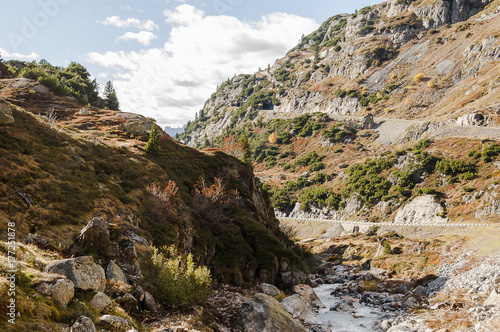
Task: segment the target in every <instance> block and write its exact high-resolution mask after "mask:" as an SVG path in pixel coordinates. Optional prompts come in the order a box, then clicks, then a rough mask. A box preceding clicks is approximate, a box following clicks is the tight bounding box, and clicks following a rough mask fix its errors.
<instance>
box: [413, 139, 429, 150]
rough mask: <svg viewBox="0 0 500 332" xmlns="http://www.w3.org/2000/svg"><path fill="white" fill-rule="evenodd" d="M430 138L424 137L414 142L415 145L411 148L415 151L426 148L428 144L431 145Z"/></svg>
mask: <svg viewBox="0 0 500 332" xmlns="http://www.w3.org/2000/svg"><path fill="white" fill-rule="evenodd" d="M431 143H432V142H431V140H430V139H428V138H424V139H423V140H420V141H418V143H417V144H415V147H414V148H413V149H414V150H415V151H419V150H423V149H427V148H428V147H429V146H431Z"/></svg>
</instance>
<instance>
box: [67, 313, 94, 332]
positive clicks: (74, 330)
mask: <svg viewBox="0 0 500 332" xmlns="http://www.w3.org/2000/svg"><path fill="white" fill-rule="evenodd" d="M70 332H96V329H95V325H94V322H92V319H90V318H88V317H86V316H80V317H78V319H77V320H76V322H75V323H74V324H73V325H72V326H71V330H70Z"/></svg>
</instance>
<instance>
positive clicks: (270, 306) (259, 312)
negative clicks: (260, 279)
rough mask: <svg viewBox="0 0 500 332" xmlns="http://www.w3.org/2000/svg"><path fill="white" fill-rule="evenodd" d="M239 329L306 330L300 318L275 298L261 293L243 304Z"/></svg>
mask: <svg viewBox="0 0 500 332" xmlns="http://www.w3.org/2000/svg"><path fill="white" fill-rule="evenodd" d="M236 330H237V331H244V332H275V331H290V332H302V331H304V332H305V328H304V327H303V326H302V325H301V324H300V322H299V321H298V320H296V319H295V318H293V316H292V315H291V314H290V313H289V312H288V311H287V310H286V309H285V307H283V305H281V304H280V303H279V302H278V301H277V300H276V299H275V298H273V297H271V296H269V295H266V294H262V293H259V294H257V295H255V296H253V297H251V298H250V299H248V300H247V301H246V302H245V303H243V304H242V305H241V309H240V316H239V321H238V323H237V326H236Z"/></svg>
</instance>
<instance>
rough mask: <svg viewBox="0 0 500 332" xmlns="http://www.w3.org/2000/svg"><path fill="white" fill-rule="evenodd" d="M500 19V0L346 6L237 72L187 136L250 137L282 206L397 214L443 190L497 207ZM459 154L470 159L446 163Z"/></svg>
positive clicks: (458, 210) (465, 203)
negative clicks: (265, 61)
mask: <svg viewBox="0 0 500 332" xmlns="http://www.w3.org/2000/svg"><path fill="white" fill-rule="evenodd" d="M499 32H500V3H499V1H420V0H417V1H401V0H394V1H392V0H391V1H387V2H384V3H382V4H380V5H375V6H373V7H366V8H363V9H361V10H359V11H358V12H357V13H355V14H353V15H347V14H342V15H336V16H333V17H331V18H330V19H328V20H327V21H326V22H324V23H323V24H322V25H321V27H320V28H319V29H318V30H317V31H315V32H313V33H312V34H310V35H308V36H305V37H303V38H302V40H301V42H300V43H299V44H298V45H297V46H296V47H294V48H293V49H292V50H290V51H289V52H288V54H287V55H286V56H285V57H283V58H282V59H279V60H277V61H276V63H275V64H274V65H272V66H271V65H270V66H269V67H268V68H267V69H265V70H262V71H259V72H257V73H255V74H253V75H239V76H236V77H233V78H231V79H228V80H227V81H226V82H223V83H222V84H221V85H220V86H219V87H218V89H217V91H216V92H215V93H214V94H213V95H212V97H211V98H210V99H209V100H208V101H207V102H206V104H205V106H204V108H203V109H202V110H201V111H200V113H199V114H198V118H197V120H196V121H193V122H191V123H189V124H188V126H187V128H186V130H185V133H184V134H183V135H181V137H180V138H181V140H182V141H183V142H184V143H185V144H187V145H190V146H193V147H220V148H222V150H225V149H226V150H227V143H228V142H229V141H233V142H237V141H239V140H241V139H242V138H243V137H244V136H246V138H245V139H247V140H248V141H249V144H250V150H251V152H252V154H253V161H254V163H255V164H254V165H255V169H256V172H257V175H258V176H259V177H260V178H262V179H263V180H264V182H266V183H267V184H268V185H269V190H270V191H271V197H272V200H273V204H274V206H275V208H277V210H279V211H280V215H281V216H295V217H297V216H302V217H304V216H309V217H314V216H316V217H317V216H322V217H330V218H338V219H360V220H365V219H370V220H393V219H394V218H396V214H397V212H398V211H399V209H400V208H401V207H402V206H404V205H405V204H406V203H407V202H409V201H411V200H412V199H413V198H415V197H417V196H420V195H422V194H431V195H433V196H434V197H435V198H433V201H434V204H438V205H441V207H440V209H441V210H442V212H438V214H439V215H441V216H442V217H443V218H444V219H446V218H449V219H448V220H452V221H453V220H467V219H471V218H473V219H474V218H475V219H479V220H482V218H484V217H485V216H487V217H488V218H493V219H494V220H496V219H497V218H498V214H497V213H496V212H493V211H495V208H494V207H493V206H496V203H495V200H494V199H493V198H486V196H481V195H483V193H485V195H489V194H486V193H487V192H488V193H489V192H491V190H493V188H494V186H496V184H495V181H494V180H493V178H492V173H491V172H496V166H492V165H493V164H491V162H492V161H494V160H493V159H494V156H495V155H496V152H491V151H492V150H496V149H497V144H496V143H495V142H494V141H491V142H490V141H487V140H495V139H497V138H498V135H499V134H500V131H499V128H498V125H499V118H498V112H499V110H500V99H499V96H500V93H499V92H500V90H499V89H500V88H499V87H500V81H499V80H498V73H499V72H500V67H499V65H500V63H499V60H500V39H499V37H498V36H499ZM457 146H460V148H458V149H457ZM229 150H230V149H229ZM310 153H314V154H316V156H314V155H310ZM481 154H483V158H482V159H481ZM489 154H491V156H487V155H489ZM474 156H475V157H474ZM366 158H371V159H372V161H369V160H367V159H366ZM373 159H375V160H373ZM454 159H459V160H460V161H457V163H460V164H461V167H459V168H460V170H459V169H458V168H457V169H455V170H454V171H451V170H449V169H445V168H446V167H444V164H449V162H450V160H454ZM374 162H375V163H374ZM462 166H463V167H462ZM469 166H470V167H469ZM443 167H444V168H443ZM361 173H364V174H365V175H363V174H361ZM369 174H373V176H370V175H369ZM367 183H368V184H370V186H369V187H367V186H366V184H367ZM318 186H319V188H320V189H317V188H318ZM488 188H489V189H488ZM441 189H442V190H441ZM468 195H472V197H477V198H479V197H483V198H481V199H472V200H469V199H467V197H468ZM407 210H408V211H409V210H411V208H407ZM485 211H488V212H485ZM408 213H411V212H408ZM433 213H436V212H433ZM417 219H418V218H417ZM420 219H422V218H420ZM438 219H439V218H438ZM397 220H409V219H408V218H405V217H404V216H402V215H401V214H400V215H399V216H398V217H397ZM412 220H413V219H412ZM416 222H419V221H416ZM439 222H440V221H439Z"/></svg>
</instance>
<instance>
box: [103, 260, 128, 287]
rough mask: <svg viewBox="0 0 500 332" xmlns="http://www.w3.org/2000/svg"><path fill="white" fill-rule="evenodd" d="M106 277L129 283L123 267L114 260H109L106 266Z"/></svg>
mask: <svg viewBox="0 0 500 332" xmlns="http://www.w3.org/2000/svg"><path fill="white" fill-rule="evenodd" d="M106 279H108V280H113V281H121V282H123V283H127V278H126V277H125V274H124V273H123V271H122V269H121V268H120V267H119V266H118V264H116V263H115V262H114V261H113V260H112V261H110V262H109V264H108V267H107V268H106Z"/></svg>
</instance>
